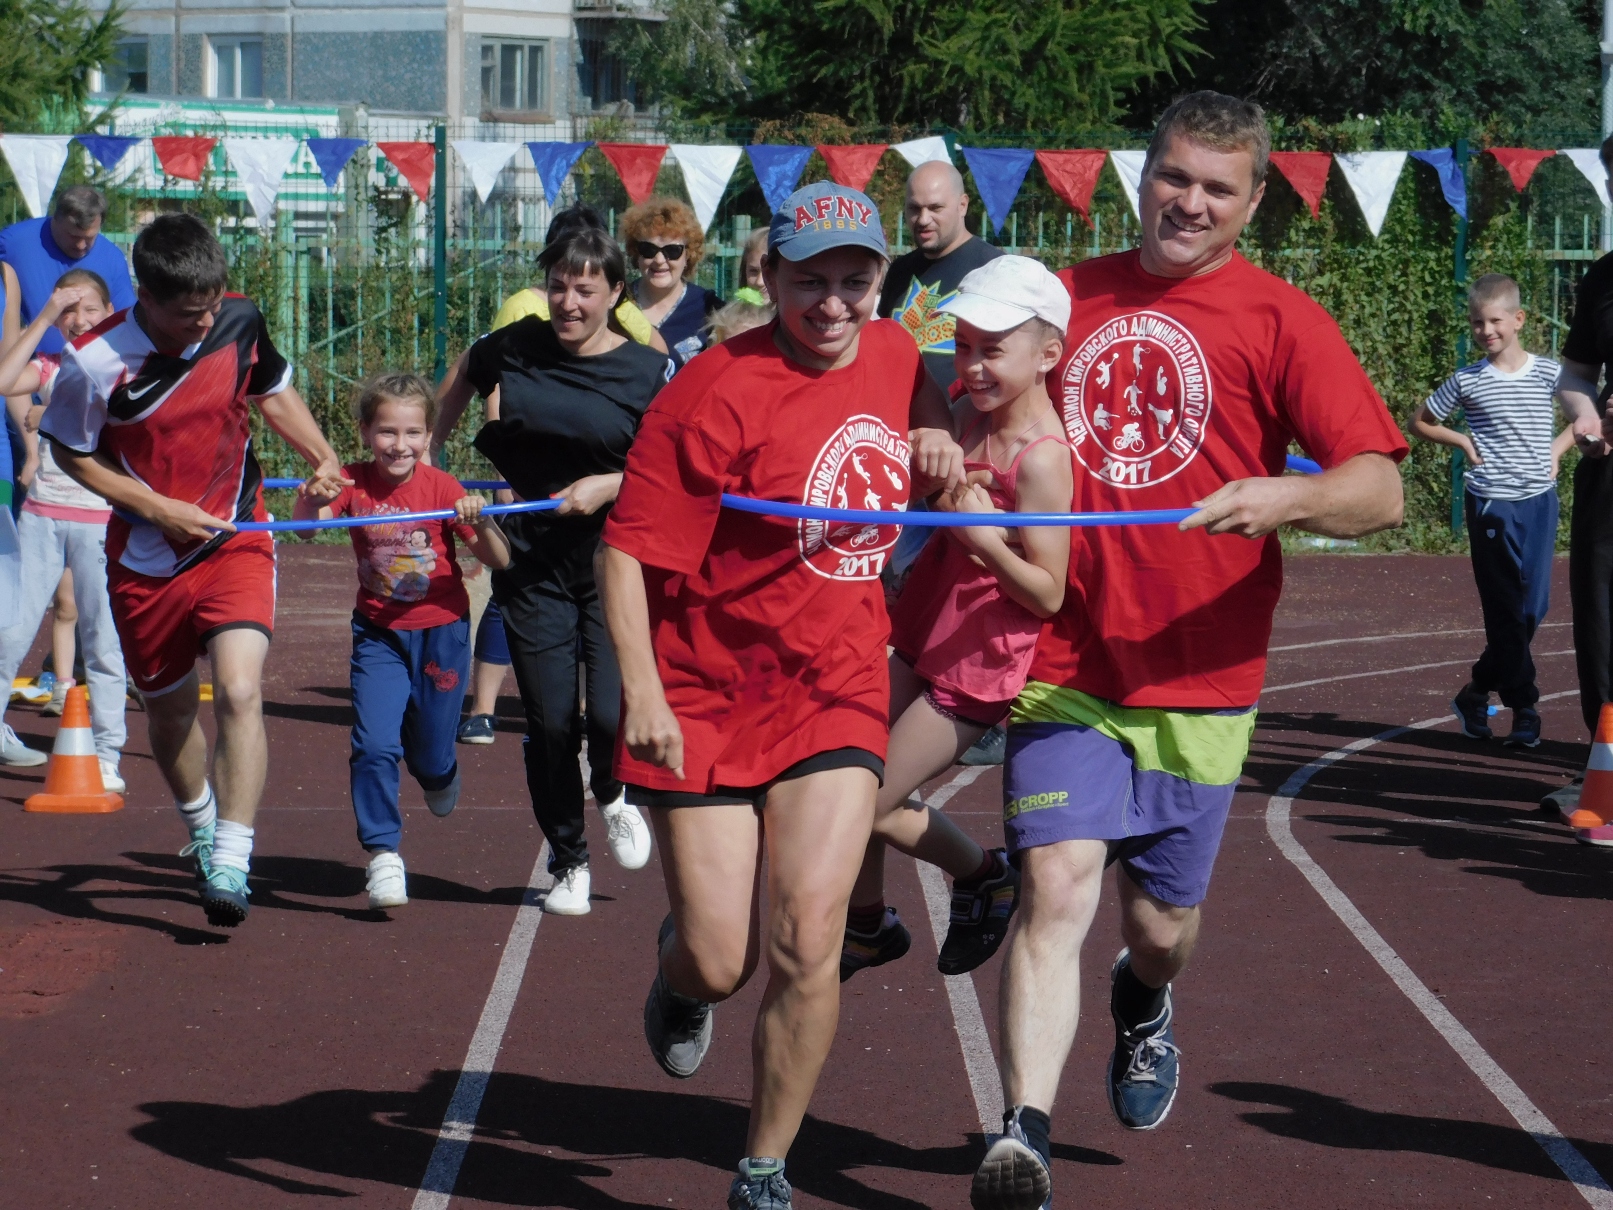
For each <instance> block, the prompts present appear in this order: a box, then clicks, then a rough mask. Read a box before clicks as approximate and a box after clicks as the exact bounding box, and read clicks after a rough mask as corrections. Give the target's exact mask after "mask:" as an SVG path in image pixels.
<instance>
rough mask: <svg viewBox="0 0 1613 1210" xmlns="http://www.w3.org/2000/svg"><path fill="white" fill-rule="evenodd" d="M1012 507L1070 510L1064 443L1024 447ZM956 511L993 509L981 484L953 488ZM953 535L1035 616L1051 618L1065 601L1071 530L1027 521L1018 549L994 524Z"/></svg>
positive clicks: (1070, 480)
mask: <svg viewBox="0 0 1613 1210" xmlns="http://www.w3.org/2000/svg"><path fill="white" fill-rule="evenodd" d="M1015 486H1016V487H1017V489H1018V491H1017V496H1018V498H1017V499H1016V500H1015V502H1014V507H1015V508H1016V509H1018V510H1019V511H1020V512H1027V513H1064V512H1069V511H1070V499H1071V497H1072V496H1073V495H1074V494H1075V483H1074V480H1073V478H1072V471H1071V468H1070V451H1069V448H1068V447H1067V446H1065V445H1063V444H1061V443H1059V442H1057V441H1044V442H1042V443H1041V444H1040V445H1037V446H1035V447H1034V448H1033V449H1031V450H1029V451H1027V452H1026V454H1025V456H1024V457H1023V458H1021V459H1020V462H1019V478H1018V480H1017V482H1016V485H1015ZM955 503H956V507H957V510H958V511H959V512H982V513H993V512H996V511H997V510H996V509H995V508H994V507H992V504H991V497H990V496H989V495H987V493H986V489H985V488H983V487H979V486H973V487H969V488H966V489H963V490H962V491H960V492H958V494H957V496H956V498H955ZM952 532H953V534H954V536H955V537H957V539H958V540H959V541H960V542H962V543H963V544H964V545H965V546H966V547H968V548H969V549H970V551H972V552H973V553H974V555H975V556H976V557H977V558H978V559H979V560H980V561H981V562H982V563H984V564H985V565H986V568H987V570H989V571H990V572H991V573H992V574H993V575H995V576H996V577H997V583H999V584H1001V585H1002V590H1003V592H1004V593H1006V594H1007V595H1008V596H1009V597H1010V598H1012V599H1013V600H1015V601H1018V602H1019V603H1020V604H1021V605H1023V606H1024V607H1025V608H1026V609H1028V610H1030V611H1031V612H1032V613H1034V614H1035V615H1036V616H1037V617H1039V618H1050V617H1052V616H1053V615H1054V614H1055V613H1057V612H1058V611H1059V609H1060V607H1061V606H1062V605H1063V604H1064V585H1065V580H1066V577H1067V576H1068V574H1069V570H1070V531H1069V529H1068V527H1066V526H1062V525H1053V526H1026V527H1025V528H1024V529H1021V530H1019V531H1018V533H1019V544H1020V547H1021V549H1022V550H1023V552H1024V553H1023V554H1020V553H1018V552H1016V551H1015V550H1014V549H1013V548H1012V547H1010V546H1009V545H1008V543H1007V541H1005V540H1004V537H1003V530H1002V529H1000V528H999V527H997V526H994V525H992V526H984V525H982V526H975V525H971V526H969V527H967V528H964V529H955V530H953V531H952Z"/></svg>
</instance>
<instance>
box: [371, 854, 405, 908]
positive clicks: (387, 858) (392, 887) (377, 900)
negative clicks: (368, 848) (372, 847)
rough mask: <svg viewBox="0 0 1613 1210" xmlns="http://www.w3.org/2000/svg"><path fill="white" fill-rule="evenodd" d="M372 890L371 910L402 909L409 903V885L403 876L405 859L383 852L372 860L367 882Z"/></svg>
mask: <svg viewBox="0 0 1613 1210" xmlns="http://www.w3.org/2000/svg"><path fill="white" fill-rule="evenodd" d="M364 885H365V886H367V887H369V889H370V909H371V910H372V911H374V910H378V909H380V908H396V907H402V906H403V905H404V904H406V903H408V902H409V888H408V883H407V882H406V881H405V880H404V875H403V858H401V857H399V856H398V855H397V854H396V853H392V852H381V853H377V854H375V856H373V857H371V858H370V875H369V877H368V878H367V879H366V880H365V883H364Z"/></svg>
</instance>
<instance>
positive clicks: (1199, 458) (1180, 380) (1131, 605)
mask: <svg viewBox="0 0 1613 1210" xmlns="http://www.w3.org/2000/svg"><path fill="white" fill-rule="evenodd" d="M1059 277H1060V278H1061V279H1062V280H1063V281H1064V284H1065V285H1066V286H1067V287H1068V288H1069V291H1070V296H1071V298H1072V299H1073V300H1074V301H1073V307H1072V309H1071V316H1070V327H1069V332H1068V339H1067V340H1066V341H1065V346H1064V348H1065V353H1064V358H1063V360H1062V361H1061V362H1060V363H1059V365H1058V367H1057V368H1056V370H1055V372H1054V375H1053V377H1052V378H1051V379H1049V381H1048V389H1049V392H1050V393H1051V394H1052V395H1053V398H1054V401H1055V402H1056V403H1057V404H1058V405H1059V406H1060V407H1061V409H1062V411H1063V415H1064V425H1065V429H1066V431H1067V433H1068V435H1069V438H1070V447H1071V451H1072V453H1073V455H1074V464H1075V466H1074V469H1075V504H1074V507H1075V508H1076V510H1077V511H1082V512H1086V511H1091V512H1128V511H1134V510H1140V509H1166V508H1189V507H1192V506H1193V504H1194V502H1195V501H1197V500H1202V499H1203V498H1204V497H1206V496H1208V495H1210V494H1211V493H1212V492H1214V491H1216V490H1217V489H1218V488H1220V487H1222V486H1223V485H1225V484H1227V483H1231V482H1232V481H1233V480H1236V479H1248V478H1253V477H1257V476H1264V475H1280V474H1282V473H1283V464H1284V458H1285V457H1286V455H1287V452H1288V446H1289V443H1290V442H1298V443H1299V446H1300V448H1301V449H1303V450H1304V451H1305V453H1306V454H1308V455H1309V456H1310V457H1312V458H1314V459H1315V460H1316V461H1318V462H1320V463H1321V464H1322V465H1323V466H1324V467H1333V466H1337V465H1339V464H1340V463H1342V462H1344V461H1346V460H1347V459H1350V458H1353V457H1355V456H1356V455H1357V454H1363V453H1373V452H1375V453H1382V454H1386V455H1388V456H1389V457H1391V458H1394V459H1395V460H1396V461H1399V460H1400V459H1401V458H1403V457H1404V456H1405V454H1406V450H1407V446H1406V439H1405V437H1404V436H1402V435H1401V432H1400V429H1399V427H1398V426H1397V425H1396V424H1395V422H1394V420H1393V419H1392V418H1391V417H1390V415H1389V412H1388V409H1387V408H1385V407H1384V404H1383V400H1382V399H1380V398H1379V397H1378V393H1377V391H1376V390H1374V389H1373V386H1372V383H1371V382H1370V381H1369V380H1368V378H1367V375H1366V371H1365V370H1363V369H1362V368H1361V363H1360V362H1359V361H1357V360H1356V357H1355V354H1354V353H1353V352H1352V351H1351V350H1350V346H1349V345H1348V344H1347V343H1346V342H1345V340H1344V334H1343V333H1342V332H1340V331H1339V328H1338V325H1337V324H1336V323H1334V322H1333V319H1332V317H1331V316H1329V315H1328V313H1327V312H1326V311H1325V310H1323V309H1322V307H1321V306H1319V305H1318V304H1317V303H1316V302H1315V301H1314V300H1312V299H1311V298H1310V297H1309V296H1308V295H1306V294H1305V293H1304V292H1303V291H1301V290H1298V289H1296V288H1294V287H1293V286H1290V285H1288V284H1287V283H1286V282H1283V281H1281V280H1280V279H1278V278H1276V277H1273V276H1272V275H1271V274H1269V273H1267V272H1265V271H1264V270H1261V269H1258V268H1256V267H1255V266H1254V265H1252V264H1250V263H1249V262H1248V261H1247V260H1245V259H1244V258H1243V257H1241V256H1238V255H1236V254H1234V255H1233V258H1232V260H1231V261H1230V262H1228V263H1227V264H1226V265H1224V266H1222V267H1221V268H1219V269H1217V270H1215V271H1213V272H1211V273H1207V274H1204V275H1203V276H1200V277H1190V278H1185V279H1176V278H1163V277H1155V276H1153V275H1152V274H1150V273H1147V272H1145V271H1144V270H1143V268H1142V266H1141V264H1140V263H1139V254H1138V253H1137V252H1135V251H1133V252H1126V253H1121V254H1119V255H1117V256H1105V257H1100V258H1095V259H1093V260H1089V261H1085V262H1083V263H1082V264H1079V265H1076V266H1074V267H1073V268H1070V269H1065V270H1063V271H1061V272H1060V273H1059ZM1282 579H1283V573H1282V550H1281V547H1280V545H1279V543H1278V539H1277V535H1275V534H1272V535H1270V536H1269V537H1267V538H1265V539H1264V540H1263V541H1258V542H1251V541H1249V540H1247V539H1245V538H1240V537H1236V536H1233V535H1221V536H1218V537H1210V536H1208V535H1206V534H1205V533H1203V532H1202V531H1199V530H1192V531H1189V532H1187V533H1182V532H1180V531H1179V530H1177V529H1176V528H1175V527H1174V526H1169V525H1148V526H1141V525H1128V526H1114V527H1104V528H1092V529H1078V530H1075V531H1074V534H1073V538H1072V546H1071V550H1070V574H1069V585H1070V588H1069V592H1068V593H1067V594H1066V595H1065V599H1064V607H1063V609H1062V610H1060V611H1059V613H1058V614H1056V615H1055V616H1054V617H1053V618H1051V619H1049V620H1048V622H1047V624H1046V625H1045V626H1044V627H1043V628H1042V636H1041V639H1040V641H1039V642H1038V644H1037V653H1036V661H1035V663H1034V665H1033V666H1032V668H1031V677H1032V678H1033V679H1035V680H1039V681H1046V682H1048V683H1050V684H1054V685H1063V686H1068V687H1070V688H1074V689H1079V690H1081V691H1082V692H1084V693H1089V694H1092V695H1093V696H1095V697H1100V698H1105V699H1107V700H1109V701H1113V702H1118V703H1120V704H1122V705H1127V706H1156V707H1178V708H1187V709H1229V708H1239V707H1246V706H1251V705H1253V704H1254V703H1255V700H1256V699H1257V698H1258V697H1259V696H1260V687H1261V684H1262V682H1263V681H1264V679H1265V674H1266V645H1267V643H1268V641H1269V640H1270V638H1271V619H1272V614H1273V613H1274V611H1275V610H1276V607H1277V598H1278V596H1279V595H1280V594H1281V592H1282Z"/></svg>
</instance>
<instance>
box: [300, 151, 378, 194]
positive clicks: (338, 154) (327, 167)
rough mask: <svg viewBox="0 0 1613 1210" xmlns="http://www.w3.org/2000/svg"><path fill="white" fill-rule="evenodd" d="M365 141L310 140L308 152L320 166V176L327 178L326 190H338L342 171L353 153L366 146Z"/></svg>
mask: <svg viewBox="0 0 1613 1210" xmlns="http://www.w3.org/2000/svg"><path fill="white" fill-rule="evenodd" d="M364 144H365V140H364V139H309V140H308V150H309V152H310V153H311V154H312V155H313V157H314V163H316V164H318V165H319V175H320V176H322V177H324V178H325V188H326V189H334V188H336V182H337V181H338V180H339V179H340V178H341V175H342V169H343V168H346V167H347V161H348V160H350V159H352V158H353V153H354V152H355V151H357V150H358V149H359V148H360V147H362V146H364Z"/></svg>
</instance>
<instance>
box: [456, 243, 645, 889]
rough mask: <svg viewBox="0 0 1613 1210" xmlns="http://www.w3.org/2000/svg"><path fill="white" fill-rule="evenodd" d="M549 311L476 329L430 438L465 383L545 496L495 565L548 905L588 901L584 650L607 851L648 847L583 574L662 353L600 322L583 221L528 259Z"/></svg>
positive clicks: (615, 265)
mask: <svg viewBox="0 0 1613 1210" xmlns="http://www.w3.org/2000/svg"><path fill="white" fill-rule="evenodd" d="M538 265H539V267H540V268H541V269H542V270H543V272H544V274H545V279H546V282H547V288H548V297H549V319H547V320H542V319H539V318H537V317H536V316H528V317H527V318H526V319H522V320H519V321H517V322H516V323H513V324H510V325H509V326H507V327H504V328H500V329H498V330H497V331H496V332H492V333H490V334H489V335H487V336H484V337H482V338H481V339H480V340H478V341H477V342H476V343H475V344H474V345H472V346H471V347H470V348H469V349H468V350H467V351H466V352H465V354H464V356H462V357H461V358H460V359H459V361H458V363H456V364H455V366H454V368H453V370H452V371H451V372H450V373H449V375H448V377H447V378H446V379H444V380H443V384H442V386H441V388H440V389H439V401H438V407H439V419H438V421H437V428H436V431H435V433H434V434H433V445H435V446H437V447H438V448H441V446H442V443H443V442H444V441H445V440H446V438H447V436H448V434H449V433H451V432H452V431H453V428H454V425H455V424H456V423H457V422H458V420H459V417H460V415H461V414H462V413H463V412H464V410H465V405H466V404H467V403H469V402H470V398H471V395H472V393H473V392H474V393H475V394H478V395H481V396H483V397H484V398H486V399H487V400H488V415H489V417H490V419H489V420H488V422H487V424H486V425H485V426H484V427H483V428H482V430H481V432H480V433H479V434H478V435H477V437H476V443H475V444H476V448H477V449H479V450H480V451H481V452H482V453H483V454H484V455H486V457H487V459H488V460H489V461H490V462H492V464H493V465H494V466H495V467H497V468H498V470H499V473H500V474H502V475H503V476H504V478H505V479H506V480H507V481H508V482H509V484H510V487H511V488H512V489H513V490H514V491H515V493H516V495H517V496H519V497H521V498H522V499H526V500H542V499H545V498H548V497H555V498H558V499H559V500H560V501H561V505H560V507H559V508H558V509H556V510H555V511H553V512H544V513H512V514H509V515H507V516H506V517H504V518H503V528H504V533H505V536H506V537H507V538H508V539H509V543H510V548H511V552H512V555H513V561H512V562H511V564H510V566H509V567H508V568H507V569H506V570H504V571H501V572H498V573H497V574H495V575H494V577H493V598H494V600H496V601H497V602H498V605H499V608H500V610H501V611H502V612H503V614H504V626H505V630H506V633H507V635H508V638H509V646H510V656H511V659H512V661H513V663H514V667H515V679H516V684H517V685H518V686H519V688H520V691H521V704H522V706H523V708H524V709H525V711H526V719H527V739H526V744H525V751H526V779H527V789H528V791H529V792H530V794H531V796H532V810H533V813H534V814H535V815H536V816H537V819H538V824H539V826H540V827H542V829H543V834H544V836H545V837H547V839H548V841H549V847H550V850H551V852H550V857H549V869H550V871H551V872H552V873H553V874H554V876H555V886H554V889H553V890H552V891H550V893H549V896H548V898H547V899H546V901H545V903H544V907H545V908H546V910H548V911H551V912H559V913H561V914H564V915H582V914H584V913H585V912H587V911H588V906H589V905H588V893H589V873H588V845H587V842H586V841H585V840H584V839H583V786H582V774H581V771H580V769H579V767H578V763H577V756H578V753H579V751H580V750H581V744H582V734H583V729H584V728H583V725H582V724H583V720H582V719H580V718H579V712H578V700H577V664H578V654H579V649H580V653H581V656H582V662H583V664H584V665H585V667H586V670H587V699H588V712H587V719H586V730H587V734H588V752H589V756H590V758H591V759H590V761H589V764H590V766H591V769H592V776H591V778H590V782H591V786H592V789H593V792H594V799H595V801H596V802H598V803H599V805H600V811H601V813H602V814H603V815H604V818H605V823H606V828H607V834H608V837H609V842H610V848H611V852H612V854H613V855H614V856H615V858H616V859H617V861H618V862H620V863H621V864H622V865H624V866H626V867H627V868H629V869H638V868H639V867H641V866H642V865H644V863H645V862H646V861H648V860H649V855H650V834H649V829H648V827H647V826H646V825H645V823H644V821H643V819H642V818H641V817H640V816H639V813H638V811H637V809H636V808H634V807H632V806H629V805H628V804H627V803H626V802H625V801H624V800H623V797H622V785H621V783H620V782H618V781H616V780H615V778H614V777H612V775H611V766H612V760H613V757H614V753H615V748H616V723H617V716H618V713H619V711H620V707H621V673H620V672H619V671H618V670H617V667H616V655H615V652H614V651H612V650H611V646H610V639H609V638H608V637H607V635H606V633H605V625H604V621H603V619H602V617H601V613H600V604H599V592H598V589H597V588H596V586H595V584H594V550H595V548H596V547H597V546H598V544H599V535H600V532H601V531H602V530H603V529H604V527H605V516H606V513H607V512H608V511H609V508H610V505H611V503H612V502H613V501H614V500H615V499H616V493H617V490H618V489H619V487H620V486H621V480H622V474H621V472H622V468H623V467H624V466H626V465H627V451H628V449H629V448H630V447H631V446H632V444H633V438H634V436H635V435H636V434H637V432H638V425H639V420H640V418H641V417H642V416H643V415H644V410H645V408H647V407H648V406H649V404H650V400H651V399H653V398H654V397H655V393H656V391H658V390H659V389H660V388H661V386H662V384H663V383H665V382H666V379H667V376H668V374H669V367H668V362H667V358H666V355H665V354H663V353H656V352H654V351H653V350H651V349H648V348H645V347H644V346H642V345H638V344H634V343H633V342H632V341H630V340H628V339H626V338H625V337H623V336H621V335H620V334H618V333H616V332H614V331H612V330H611V328H610V327H609V326H608V320H609V317H610V313H611V310H612V309H613V308H614V307H615V306H616V304H617V303H618V302H619V301H620V300H621V296H622V291H623V289H624V286H625V283H626V276H627V275H626V266H625V264H624V263H623V259H622V253H621V250H620V249H619V248H618V247H617V246H616V243H615V241H614V240H612V239H611V238H610V236H609V235H608V234H606V233H605V232H603V231H597V230H592V229H583V230H578V231H575V232H572V233H570V234H568V235H566V236H564V237H563V238H561V239H559V240H557V241H556V242H555V243H552V244H550V245H549V246H548V247H547V248H545V249H544V250H543V254H542V255H541V256H540V257H539V258H538Z"/></svg>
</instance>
